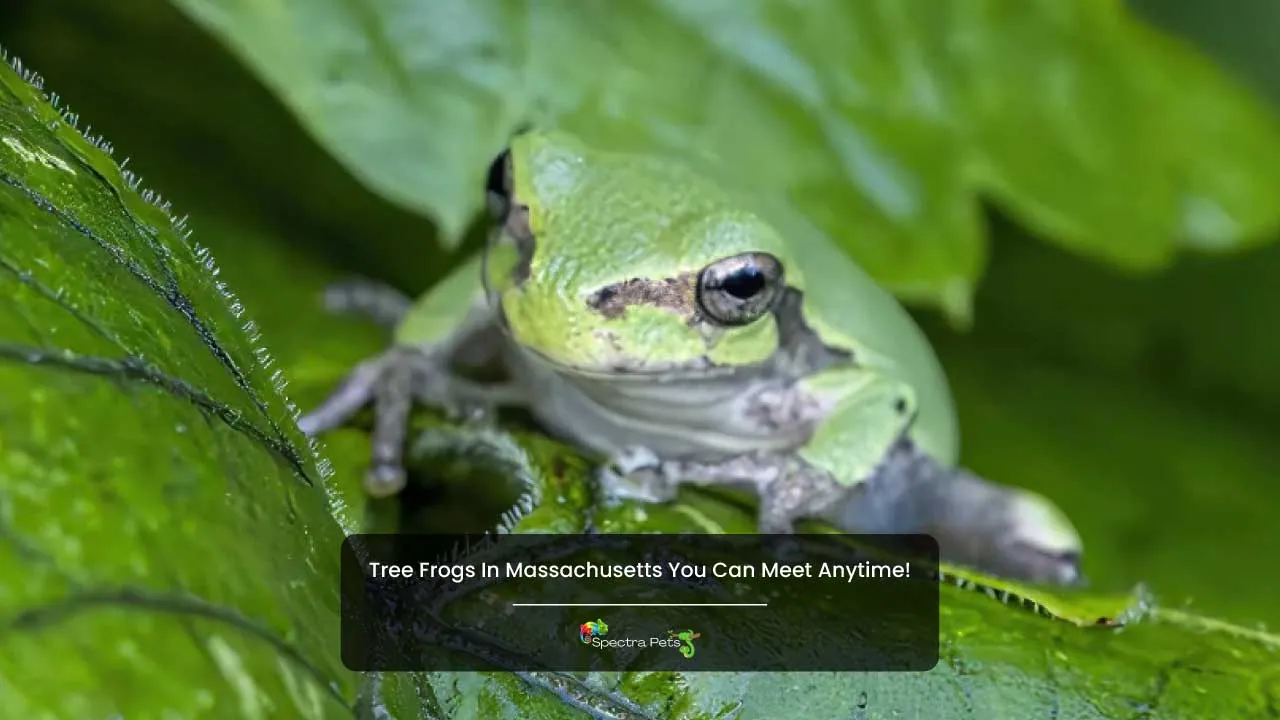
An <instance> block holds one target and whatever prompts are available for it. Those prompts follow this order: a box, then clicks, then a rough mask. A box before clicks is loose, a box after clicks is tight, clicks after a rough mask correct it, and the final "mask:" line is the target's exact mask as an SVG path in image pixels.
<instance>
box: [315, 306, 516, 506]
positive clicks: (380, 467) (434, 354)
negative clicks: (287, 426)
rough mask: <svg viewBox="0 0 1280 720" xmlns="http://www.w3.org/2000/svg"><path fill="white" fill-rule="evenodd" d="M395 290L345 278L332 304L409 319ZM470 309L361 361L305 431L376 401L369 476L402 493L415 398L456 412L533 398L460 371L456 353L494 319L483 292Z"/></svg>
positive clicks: (483, 411) (478, 412)
mask: <svg viewBox="0 0 1280 720" xmlns="http://www.w3.org/2000/svg"><path fill="white" fill-rule="evenodd" d="M394 292H395V291H391V290H383V291H379V290H377V289H376V287H372V286H369V285H361V284H345V285H343V286H339V287H336V288H332V289H330V290H329V291H328V292H326V304H327V305H329V307H330V308H331V309H334V310H340V311H353V310H355V311H361V312H362V313H363V314H368V315H370V316H372V317H374V318H375V319H378V320H380V321H382V322H384V323H387V322H402V321H403V320H404V317H405V313H406V310H405V308H404V307H403V306H401V304H400V303H398V302H396V297H395V295H394V294H393V293H394ZM463 310H464V313H463V315H462V317H461V319H460V321H459V322H457V324H456V326H455V327H454V329H453V330H452V331H450V332H448V333H446V334H444V335H443V336H442V337H441V338H439V339H437V340H431V341H424V342H420V343H409V342H406V341H405V340H404V339H401V341H400V342H399V343H397V344H396V345H394V346H392V347H391V348H390V349H388V350H386V351H384V352H383V353H381V354H379V355H377V356H376V357H373V358H371V359H369V360H366V361H364V362H362V363H360V364H359V365H357V366H356V368H355V369H354V370H353V371H351V372H350V373H349V374H348V375H347V376H346V377H345V378H343V380H342V382H341V383H340V384H339V385H338V387H337V389H335V390H334V391H333V392H332V393H331V394H330V395H329V396H328V397H327V398H326V399H325V400H324V401H323V402H321V403H320V405H319V406H318V407H316V408H315V409H314V410H312V411H311V412H309V413H307V414H306V415H304V416H302V417H301V418H299V420H298V425H299V427H300V428H301V429H302V431H303V432H304V433H306V434H308V435H316V434H318V433H322V432H325V431H327V430H330V429H333V428H336V427H338V426H340V425H342V424H344V423H346V422H347V421H348V420H350V419H351V417H352V416H353V415H355V414H356V413H357V412H358V411H359V410H360V409H361V408H362V407H364V406H365V405H367V404H370V403H372V404H373V409H374V418H373V434H372V454H371V455H372V457H371V462H370V466H369V470H368V473H367V474H366V476H365V490H366V491H367V492H368V493H369V494H370V495H373V496H375V497H386V496H390V495H394V494H396V493H398V492H399V491H400V490H401V489H403V488H404V486H405V482H406V476H405V470H404V448H405V440H406V436H407V434H408V426H409V414H410V410H411V409H412V406H413V404H414V403H415V402H417V403H420V404H422V405H426V406H430V407H435V408H439V409H441V410H444V411H445V412H446V413H448V414H450V415H452V416H455V417H456V416H473V417H474V416H485V415H487V414H488V412H489V410H490V409H492V408H494V407H498V406H504V405H518V404H522V403H523V402H525V401H526V398H525V394H524V393H523V392H522V391H521V390H520V388H519V387H518V386H517V385H515V384H510V383H502V384H492V385H490V384H480V383H476V382H473V381H470V380H467V379H466V378H463V377H460V376H458V375H457V374H455V373H454V372H453V370H452V365H453V362H454V358H455V357H456V356H457V355H458V353H459V352H461V351H463V350H464V349H465V350H468V351H470V352H471V353H472V354H473V355H474V354H475V350H476V348H475V345H476V344H477V343H480V342H483V338H484V337H485V335H486V333H487V331H488V330H489V329H490V327H491V322H492V319H493V317H492V311H491V310H489V308H488V304H487V303H485V302H483V298H482V297H479V296H478V297H476V298H475V300H474V301H473V302H472V303H471V305H470V306H467V305H466V304H465V303H464V304H463ZM495 351H496V350H495Z"/></svg>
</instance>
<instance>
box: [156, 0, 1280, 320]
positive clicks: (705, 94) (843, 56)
mask: <svg viewBox="0 0 1280 720" xmlns="http://www.w3.org/2000/svg"><path fill="white" fill-rule="evenodd" d="M173 1H174V3H175V4H176V5H177V6H179V7H181V8H183V9H184V10H185V11H186V12H188V13H189V14H190V16H191V17H192V18H194V19H196V20H197V21H199V22H200V23H202V24H203V25H204V26H205V27H207V28H209V29H210V30H211V31H213V32H214V33H215V34H216V35H217V36H218V37H220V38H222V39H223V40H224V41H225V42H226V43H227V45H228V46H229V47H230V48H231V49H232V50H234V51H235V52H236V54H238V55H239V56H240V57H241V58H243V59H244V60H245V61H246V62H247V63H248V64H249V66H250V67H251V68H252V69H253V70H254V71H255V72H256V73H258V74H259V76H260V77H262V78H263V80H264V81H265V82H266V83H267V85H268V86H270V87H271V88H272V89H274V90H275V92H276V93H277V94H278V95H279V96H280V97H281V98H282V99H283V100H284V102H285V103H287V104H288V106H289V107H290V108H291V109H292V110H293V111H294V113H295V114H296V115H297V116H298V118H299V119H300V120H301V121H302V123H303V124H304V125H305V126H306V127H307V128H308V129H309V130H310V131H311V132H312V133H313V134H314V136H315V137H316V138H318V139H319V140H320V141H321V142H323V143H324V144H325V145H326V146H327V147H329V148H330V150H331V151H332V152H333V154H334V155H335V156H336V157H337V158H339V159H340V160H341V161H342V162H343V163H344V164H345V165H346V166H347V167H348V168H349V169H350V170H351V172H352V173H353V174H355V175H356V176H357V177H359V178H361V179H362V180H363V181H364V182H365V183H366V184H368V186H369V187H371V188H373V189H374V190H376V191H377V192H379V193H381V194H382V195H384V196H386V197H388V198H390V199H392V200H394V201H396V202H399V203H403V204H404V205H406V206H408V207H413V208H418V209H421V210H424V211H427V212H429V213H431V215H432V216H434V217H436V218H439V220H440V222H441V223H442V225H443V227H444V229H445V234H446V237H455V236H457V235H458V234H459V233H460V231H461V230H462V228H463V227H464V226H465V224H466V223H467V221H468V220H469V218H470V217H471V216H472V214H473V212H474V211H475V210H476V209H477V208H478V207H479V202H480V198H479V195H478V193H477V191H476V188H478V187H480V184H481V180H482V178H483V176H482V172H483V170H484V168H485V167H486V161H487V160H488V159H489V157H491V156H492V155H493V154H494V153H495V152H496V150H497V149H498V148H499V147H500V146H501V145H502V144H503V142H504V141H505V139H506V137H507V136H508V135H509V133H510V132H511V130H512V129H513V128H514V127H515V126H516V125H517V124H519V123H522V122H525V121H533V122H538V123H555V124H557V125H559V126H562V127H565V128H567V129H570V130H572V131H574V132H576V133H578V134H580V135H583V136H584V137H586V138H588V139H590V140H601V139H607V140H608V141H609V143H610V144H612V145H615V146H617V145H629V146H634V147H641V148H661V149H663V150H667V151H675V152H679V153H682V154H685V155H687V156H689V157H691V158H692V157H704V156H712V157H715V158H717V159H718V160H719V161H720V163H722V164H726V165H727V166H728V168H729V170H730V171H731V172H732V174H733V175H734V176H736V177H739V178H747V179H750V180H752V181H754V182H758V183H759V184H760V186H761V187H762V188H763V189H765V190H767V191H769V192H771V193H774V194H777V195H780V196H784V197H789V198H791V200H792V201H794V202H795V203H796V204H797V205H798V206H799V207H800V208H801V209H803V210H804V211H806V212H807V213H808V214H809V215H810V217H811V218H812V219H814V220H815V221H817V222H818V224H819V225H820V226H822V227H823V228H824V229H825V230H826V231H827V232H828V233H829V234H830V235H831V236H832V237H834V238H836V239H837V240H838V241H839V242H841V243H842V244H843V245H844V246H845V247H846V248H848V250H849V251H850V252H851V253H852V254H853V256H854V257H855V258H856V259H857V260H859V261H860V262H861V263H862V264H863V265H864V266H865V267H866V268H867V269H868V271H869V272H871V274H872V275H873V276H874V277H876V278H877V279H879V280H880V281H882V282H884V283H885V284H887V285H889V286H890V287H891V288H893V289H894V290H896V291H897V292H898V293H899V294H901V295H903V296H906V297H910V298H914V299H919V300H927V301H930V302H940V303H942V304H943V306H944V307H946V309H948V310H949V311H950V312H951V313H952V314H953V315H956V316H963V315H964V314H966V313H967V307H968V306H967V303H968V299H969V294H970V292H971V290H972V288H973V286H974V284H975V281H976V278H977V277H978V275H979V273H980V271H981V269H982V265H983V258H984V255H985V251H984V248H985V245H984V242H983V238H982V234H983V229H982V225H981V222H980V214H979V212H978V206H977V203H976V199H975V198H976V193H978V192H989V193H991V194H993V195H994V196H995V197H997V198H999V199H1000V200H1002V201H1004V202H1005V203H1006V204H1007V205H1008V207H1010V208H1011V209H1012V210H1013V211H1014V212H1015V213H1016V215H1017V216H1018V217H1019V218H1020V219H1022V220H1023V221H1024V222H1025V223H1027V224H1028V225H1030V226H1032V227H1034V228H1037V229H1040V230H1042V231H1043V232H1044V233H1045V234H1046V235H1047V237H1049V238H1050V239H1053V240H1055V241H1058V242H1061V243H1063V244H1065V245H1067V246H1068V247H1071V248H1073V249H1075V250H1077V251H1079V252H1083V253H1086V254H1089V255H1092V256H1096V257H1099V258H1105V259H1107V260H1110V261H1112V262H1114V263H1117V264H1119V265H1121V266H1124V267H1128V268H1151V267H1157V266H1160V265H1162V264H1164V263H1165V262H1166V261H1167V260H1168V259H1169V258H1170V257H1171V255H1172V253H1173V251H1174V249H1175V248H1176V247H1177V246H1178V245H1180V244H1185V245H1190V246H1195V247H1201V248H1225V247H1236V246H1240V245H1242V244H1245V243H1248V242H1250V241H1251V240H1256V239H1257V238H1258V237H1260V235H1261V233H1263V232H1265V231H1269V230H1271V229H1273V228H1274V226H1275V224H1276V220H1277V217H1278V214H1277V213H1278V212H1280V211H1277V209H1276V208H1275V204H1274V203H1273V202H1272V198H1273V197H1274V196H1275V194H1276V193H1277V192H1280V132H1277V127H1276V123H1275V120H1274V118H1273V117H1272V116H1271V115H1270V114H1269V113H1268V112H1267V111H1265V110H1263V109H1262V108H1260V107H1259V103H1258V102H1257V101H1256V100H1255V99H1254V98H1252V97H1251V96H1250V95H1249V94H1247V93H1246V92H1244V91H1242V90H1241V89H1240V88H1238V87H1236V86H1235V85H1234V84H1232V83H1230V82H1228V81H1227V80H1226V79H1224V78H1223V77H1222V76H1221V75H1220V74H1219V73H1218V72H1217V71H1216V70H1214V69H1213V68H1212V67H1211V66H1210V64H1209V63H1208V62H1206V61H1205V60H1203V59H1201V58H1200V57H1198V56H1197V55H1196V54H1195V53H1193V52H1191V51H1190V50H1188V49H1187V48H1186V47H1184V46H1182V45H1181V44H1179V43H1178V42H1175V41H1173V40H1171V39H1169V38H1167V37H1164V36H1161V35H1159V34H1157V33H1155V32H1153V31H1151V30H1149V29H1147V28H1145V27H1143V26H1141V25H1140V24H1138V23H1137V22H1135V21H1134V20H1133V19H1131V18H1130V16H1129V15H1128V14H1127V12H1126V11H1125V9H1124V8H1123V6H1122V4H1121V3H1120V2H1118V1H1117V0H1086V1H1085V2H1076V1H1074V0H1039V1H1038V2H1025V1H1023V0H964V1H962V2H952V3H941V4H940V3H937V2H933V0H906V1H901V2H892V3H889V2H842V1H841V0H812V1H810V2H805V3H784V2H779V1H777V0H751V1H745V0H721V1H719V2H698V3H689V2H681V1H680V0H645V1H644V2H630V3H609V2H581V1H580V0H559V1H556V2H543V3H529V2H527V1H526V0H482V1H479V2H477V1H475V0H438V1H435V2H418V3H392V2H378V1H368V2H354V3H353V2H347V1H345V0H284V1H282V2H276V3H269V4H262V3H250V2H244V1H243V0H173Z"/></svg>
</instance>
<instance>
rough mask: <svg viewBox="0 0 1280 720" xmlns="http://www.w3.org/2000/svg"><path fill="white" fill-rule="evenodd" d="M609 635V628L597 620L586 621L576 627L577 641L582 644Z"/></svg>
mask: <svg viewBox="0 0 1280 720" xmlns="http://www.w3.org/2000/svg"><path fill="white" fill-rule="evenodd" d="M608 634H609V626H608V625H605V624H604V621H603V620H600V619H599V618H597V619H595V620H588V621H587V622H584V623H582V624H581V625H579V626H578V639H579V640H581V641H582V642H583V643H589V642H591V638H596V637H604V636H605V635H608Z"/></svg>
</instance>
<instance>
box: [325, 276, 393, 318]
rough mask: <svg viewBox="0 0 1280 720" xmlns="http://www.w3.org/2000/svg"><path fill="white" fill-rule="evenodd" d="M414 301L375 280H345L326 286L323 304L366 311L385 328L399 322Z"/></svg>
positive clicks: (358, 312)
mask: <svg viewBox="0 0 1280 720" xmlns="http://www.w3.org/2000/svg"><path fill="white" fill-rule="evenodd" d="M412 305H413V300H411V299H410V298H409V296H408V295H405V294H404V293H402V292H400V291H399V290H396V289H395V288H393V287H391V286H390V285H386V284H384V283H380V282H376V281H373V280H364V279H351V280H344V281H342V282H337V283H333V284H332V285H329V286H327V287H325V289H324V306H325V309H326V310H328V311H329V312H331V313H335V314H342V315H363V316H364V317H366V318H368V319H370V320H372V321H373V322H375V323H377V324H379V325H381V326H383V327H386V328H394V327H395V326H396V325H398V324H400V320H401V319H403V318H404V316H405V315H406V314H408V312H409V308H410V307H411V306H412Z"/></svg>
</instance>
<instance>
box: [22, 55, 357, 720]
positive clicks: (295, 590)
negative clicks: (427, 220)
mask: <svg viewBox="0 0 1280 720" xmlns="http://www.w3.org/2000/svg"><path fill="white" fill-rule="evenodd" d="M31 79H32V81H33V82H35V83H36V84H37V85H38V84H39V81H38V79H35V78H31ZM108 147H109V146H108V145H107V144H106V143H105V142H102V141H90V140H87V139H86V138H85V137H83V136H81V134H80V133H79V132H78V131H77V130H76V129H75V128H74V127H72V126H71V124H70V123H69V122H68V120H67V118H66V117H64V114H63V113H60V112H59V111H57V110H55V109H54V108H53V107H51V106H50V105H49V104H48V103H47V102H46V100H45V98H44V97H43V95H42V94H41V92H40V91H39V90H38V89H37V87H36V86H33V85H32V84H29V83H28V82H26V81H24V80H23V79H22V77H20V74H19V73H18V72H15V70H14V69H13V68H11V67H10V66H9V65H8V64H7V63H0V237H2V238H3V242H2V243H0V285H3V293H0V297H3V300H0V303H2V304H3V310H2V311H0V388H2V390H0V393H2V394H3V396H4V403H3V409H0V587H2V588H3V589H2V590H0V628H2V629H0V716H4V717H15V718H16V717H25V718H31V717H68V718H71V717H80V718H83V717H109V716H120V717H137V718H146V717H161V716H174V715H177V716H182V717H208V716H217V717H233V716H234V717H243V718H263V719H265V718H273V717H282V716H283V717H287V716H296V717H314V718H320V717H327V716H341V715H343V714H349V713H350V704H351V703H352V702H353V701H354V696H355V678H354V677H353V676H352V675H351V674H350V673H349V672H347V671H346V670H345V669H344V668H343V667H342V666H341V664H340V663H339V662H338V661H337V659H336V658H337V654H336V645H337V623H338V614H337V587H336V573H337V556H336V549H337V547H338V543H339V542H340V541H341V537H342V536H341V533H340V532H339V531H338V527H337V525H336V524H335V523H334V522H333V521H332V519H331V517H330V516H329V513H328V498H327V496H326V493H325V491H324V489H323V487H322V484H323V482H324V480H325V475H324V473H322V472H321V470H320V469H319V467H318V466H317V463H316V456H315V455H314V453H313V452H312V451H311V449H310V447H309V446H308V444H307V442H306V441H305V440H304V438H303V437H302V436H301V435H300V434H299V432H298V430H297V428H296V425H295V423H294V421H293V409H292V407H291V406H289V405H288V403H287V402H286V401H285V399H284V397H283V395H281V393H280V391H279V389H278V385H279V379H278V377H277V375H276V374H275V371H273V370H272V369H271V362H270V359H269V358H268V357H267V355H266V354H265V352H264V351H263V350H261V349H260V347H259V345H258V343H257V339H256V337H255V336H254V331H253V329H252V326H250V325H249V324H248V323H247V321H246V320H245V319H244V318H243V317H242V312H241V308H240V305H239V303H238V302H237V301H236V300H235V299H234V298H233V297H232V296H231V295H230V294H229V293H228V292H227V291H226V289H225V288H224V287H223V286H222V285H221V283H219V282H217V281H216V280H215V275H216V269H215V267H214V265H213V263H212V261H211V260H210V258H209V257H208V256H207V255H205V254H204V253H203V252H202V251H200V250H198V249H196V247H195V246H194V245H192V244H190V243H189V242H187V240H186V236H185V233H184V231H183V227H182V224H181V222H175V221H174V220H173V219H172V218H171V217H170V216H169V214H168V213H167V211H166V207H167V206H166V205H164V204H163V202H162V201H161V200H160V198H159V197H158V196H156V195H154V194H152V193H150V192H149V191H148V192H142V193H139V192H138V190H137V179H136V178H135V177H133V176H131V175H128V174H122V173H121V171H120V170H119V169H118V168H117V167H116V165H115V164H114V162H112V160H111V159H110V157H109V154H108V153H107V152H106V149H107V148H108Z"/></svg>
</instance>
